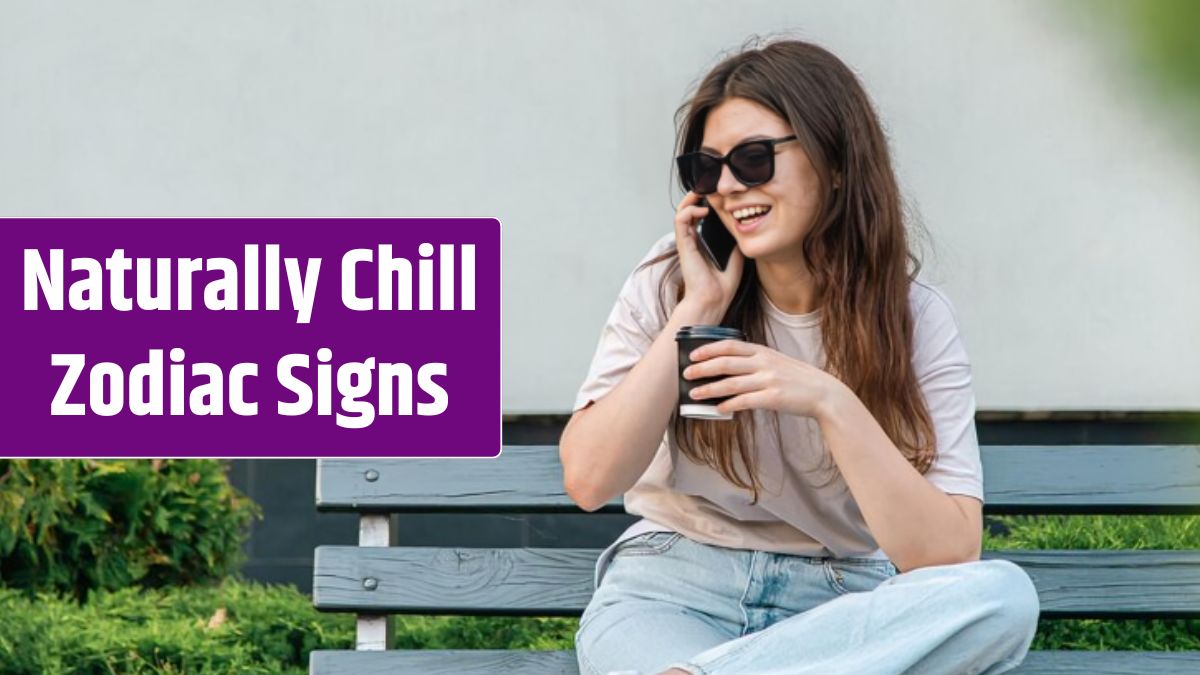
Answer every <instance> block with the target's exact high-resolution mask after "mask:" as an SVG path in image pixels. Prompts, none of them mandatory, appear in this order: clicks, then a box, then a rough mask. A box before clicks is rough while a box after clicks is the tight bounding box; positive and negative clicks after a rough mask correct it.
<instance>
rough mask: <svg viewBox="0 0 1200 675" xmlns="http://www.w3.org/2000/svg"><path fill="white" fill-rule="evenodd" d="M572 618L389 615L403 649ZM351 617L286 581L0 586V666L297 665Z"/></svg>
mask: <svg viewBox="0 0 1200 675" xmlns="http://www.w3.org/2000/svg"><path fill="white" fill-rule="evenodd" d="M577 626H578V620H576V619H564V618H520V619H514V618H498V617H457V616H454V617H432V616H398V617H396V646H397V647H399V648H404V649H451V648H459V649H473V648H485V647H486V648H493V649H505V648H508V649H555V648H557V649H568V648H570V647H571V642H572V636H573V635H574V632H575V629H576V627H577ZM353 648H354V617H353V616H352V615H350V614H322V613H320V612H317V611H316V610H315V609H313V607H312V600H311V599H310V598H309V597H308V596H307V595H304V594H302V593H300V592H299V591H297V590H296V589H295V588H294V587H292V586H267V585H263V584H258V583H252V582H245V581H239V580H233V579H230V580H227V581H225V582H224V583H222V584H221V585H219V586H200V587H195V586H194V587H190V588H163V589H156V590H149V591H145V590H138V589H122V590H117V591H104V590H100V591H95V592H93V593H92V594H91V595H90V596H89V597H88V599H87V600H86V601H85V602H84V603H82V604H79V603H77V602H75V600H74V599H73V598H65V597H62V596H59V595H56V594H53V593H39V594H37V595H36V597H32V598H31V597H29V596H28V594H27V593H23V592H19V591H15V590H6V589H0V675H26V674H30V675H32V674H33V673H38V674H39V675H40V674H42V673H48V674H55V673H72V674H73V675H74V674H76V673H78V674H93V673H94V674H97V675H99V674H100V673H104V674H105V675H108V674H111V673H133V674H137V675H149V674H151V673H153V674H155V675H158V674H166V673H189V674H196V675H207V674H209V673H221V674H223V675H224V674H225V673H289V674H290V673H295V674H297V675H298V674H299V673H303V672H305V670H306V668H307V666H308V653H309V652H310V651H312V650H313V649H353Z"/></svg>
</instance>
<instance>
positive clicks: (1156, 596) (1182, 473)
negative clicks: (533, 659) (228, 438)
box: [313, 445, 1200, 649]
mask: <svg viewBox="0 0 1200 675" xmlns="http://www.w3.org/2000/svg"><path fill="white" fill-rule="evenodd" d="M981 452H982V457H983V464H984V477H985V493H986V494H985V512H986V513H990V514H1181V513H1198V512H1200V446H1195V445H1175V446H985V447H983V448H981ZM317 507H318V508H319V509H320V510H323V511H354V512H358V513H360V514H362V519H361V523H362V525H361V528H360V542H359V543H360V546H357V547H356V546H321V547H318V549H317V551H316V559H315V569H314V579H313V600H314V604H315V605H316V607H317V608H318V609H324V610H342V611H355V612H358V613H359V614H360V621H359V648H360V649H362V648H367V649H370V648H376V649H378V648H384V647H386V646H387V639H388V635H389V634H390V633H389V630H388V626H387V623H386V619H385V618H383V617H385V616H386V615H387V614H390V613H421V614H426V613H428V614H507V615H539V616H552V615H578V614H579V613H581V612H582V611H583V608H584V607H585V606H586V605H587V602H588V600H589V599H590V597H591V594H592V590H593V589H592V568H593V566H594V564H595V560H596V557H597V556H598V554H599V552H600V550H601V549H602V548H603V547H604V546H606V545H608V544H609V543H611V542H609V541H597V542H596V548H517V549H503V548H495V549H480V548H427V547H394V546H391V545H392V544H394V543H396V542H393V541H391V535H390V533H391V531H392V527H391V515H390V514H397V513H400V514H403V513H447V512H457V513H470V512H476V513H497V512H512V513H579V512H580V511H579V509H578V507H576V506H575V505H574V503H572V502H571V500H570V498H569V497H567V495H566V494H565V492H564V491H563V480H562V467H561V465H560V463H559V457H558V448H557V447H556V446H505V447H504V449H503V452H502V453H501V456H500V457H497V458H495V459H356V460H345V459H325V460H319V461H318V467H317ZM601 511H607V512H622V511H623V508H622V504H621V500H620V499H615V500H613V501H611V502H609V503H608V504H606V505H605V506H604V507H603V508H602V509H601ZM985 557H989V558H1004V559H1008V560H1012V561H1013V562H1015V563H1017V564H1019V565H1021V566H1022V567H1023V568H1024V569H1025V570H1026V571H1027V572H1028V573H1029V574H1030V576H1031V577H1032V578H1033V580H1034V583H1035V585H1036V586H1037V588H1038V592H1039V594H1040V596H1041V599H1042V612H1043V616H1049V617H1080V618H1083V617H1093V618H1117V617H1122V618H1139V617H1169V618H1191V617H1197V616H1200V551H990V552H987V553H986V554H985Z"/></svg>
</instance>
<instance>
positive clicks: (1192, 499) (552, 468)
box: [317, 445, 1200, 514]
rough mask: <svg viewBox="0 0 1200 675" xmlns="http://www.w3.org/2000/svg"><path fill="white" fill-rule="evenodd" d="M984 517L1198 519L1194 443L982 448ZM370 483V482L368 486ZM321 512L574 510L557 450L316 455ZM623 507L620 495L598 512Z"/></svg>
mask: <svg viewBox="0 0 1200 675" xmlns="http://www.w3.org/2000/svg"><path fill="white" fill-rule="evenodd" d="M981 452H982V456H983V465H984V476H985V483H986V487H985V497H986V499H985V501H986V506H985V510H986V511H987V512H988V513H996V514H1001V513H1028V514H1038V513H1128V514H1134V513H1142V514H1151V513H1200V445H1170V446H1150V445H1147V446H1088V445H1080V446H1074V445H1064V446H985V447H983V448H982V449H981ZM369 478H373V480H369ZM317 507H318V508H319V509H321V510H325V511H339V510H341V511H353V510H359V511H371V510H376V511H395V512H405V511H418V512H429V511H474V512H485V513H494V512H504V511H510V512H511V511H521V512H572V513H573V512H578V510H579V509H578V507H577V506H575V504H574V503H573V502H571V499H570V498H569V497H568V496H567V495H566V493H565V492H564V490H563V482H562V467H561V465H560V463H559V459H558V447H557V446H553V445H538V446H505V447H504V449H503V452H502V453H501V455H500V456H499V457H496V458H493V459H322V460H318V462H317ZM602 510H604V511H610V512H621V511H623V507H622V500H621V499H620V498H619V497H618V498H616V499H614V500H612V501H611V502H609V503H608V504H606V505H605V506H604V507H603V509H602Z"/></svg>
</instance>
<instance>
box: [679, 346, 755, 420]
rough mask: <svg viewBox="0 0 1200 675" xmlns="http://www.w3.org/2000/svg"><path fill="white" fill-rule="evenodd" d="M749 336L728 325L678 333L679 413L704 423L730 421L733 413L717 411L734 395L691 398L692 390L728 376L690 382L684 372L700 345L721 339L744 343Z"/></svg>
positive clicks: (704, 378)
mask: <svg viewBox="0 0 1200 675" xmlns="http://www.w3.org/2000/svg"><path fill="white" fill-rule="evenodd" d="M745 339H746V335H745V333H743V332H742V331H740V330H738V329H736V328H727V327H725V326H684V327H683V328H680V329H679V331H678V332H677V333H675V343H676V344H678V345H679V414H680V415H681V416H683V417H694V418H697V419H704V420H731V419H733V413H722V412H719V411H718V410H717V404H718V403H720V402H721V401H728V400H729V399H731V398H733V397H732V396H721V397H717V398H706V399H702V400H699V401H696V400H693V399H692V396H691V394H692V389H695V388H696V387H700V386H703V385H706V384H708V383H709V382H717V381H719V380H723V379H725V376H718V377H702V378H700V379H698V380H689V379H686V378H685V377H684V376H683V371H684V370H685V369H686V368H687V367H688V366H690V365H692V358H691V356H690V354H691V353H692V350H694V349H698V348H699V347H700V345H706V344H708V343H710V342H720V341H721V340H745Z"/></svg>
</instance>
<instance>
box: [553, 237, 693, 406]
mask: <svg viewBox="0 0 1200 675" xmlns="http://www.w3.org/2000/svg"><path fill="white" fill-rule="evenodd" d="M674 248H675V234H674V233H673V232H672V233H670V234H668V235H666V236H664V237H663V238H661V239H659V240H658V241H657V242H655V243H654V245H653V246H652V247H651V248H650V251H649V253H647V254H646V255H645V256H644V257H643V258H642V260H641V262H639V263H638V265H637V266H636V267H635V268H634V271H633V272H632V273H630V275H629V277H628V278H626V279H625V284H624V285H623V286H622V287H621V292H620V293H619V294H618V296H617V301H616V303H615V304H614V305H613V308H612V311H611V312H609V314H608V319H607V321H605V323H604V328H603V329H602V330H601V331H600V341H599V342H598V344H597V345H596V353H595V355H594V356H593V357H592V363H591V366H590V367H589V368H588V374H587V377H586V378H585V379H584V381H583V385H582V386H581V387H580V388H579V393H578V394H577V395H576V396H575V405H574V407H573V408H572V412H574V411H577V410H580V409H582V408H584V407H586V406H587V405H588V403H589V402H591V401H598V400H600V399H601V397H603V396H604V395H605V394H607V393H608V392H610V391H612V390H613V389H614V388H615V387H616V386H617V385H618V384H619V383H620V382H621V379H622V378H623V377H625V374H626V373H628V372H629V371H630V370H632V369H633V367H634V366H635V365H637V362H638V361H640V360H641V358H642V356H643V355H645V353H646V352H648V351H649V350H650V345H652V344H653V343H654V340H655V338H657V337H658V334H659V333H660V332H662V329H663V326H664V325H665V324H666V318H665V316H664V310H663V309H662V302H663V301H664V300H665V301H667V302H668V303H671V304H673V303H674V300H675V288H676V286H672V285H671V284H672V283H675V282H676V281H677V279H673V280H672V281H670V282H668V288H667V291H666V293H665V296H666V297H665V298H663V297H662V296H661V295H660V285H661V283H662V280H663V277H664V276H665V275H666V273H667V270H668V268H669V267H670V266H671V264H672V263H671V261H670V260H669V259H668V260H664V261H662V262H658V263H655V264H654V265H651V266H650V267H647V268H643V269H639V268H640V267H641V265H642V263H645V262H646V261H648V260H651V259H652V258H656V257H658V256H659V255H662V254H663V253H666V252H667V251H670V250H673V249H674ZM674 276H675V277H678V272H677V271H676V273H675V275H674ZM660 298H661V299H660ZM669 311H670V309H669V308H668V309H667V310H666V312H668V313H669Z"/></svg>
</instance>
